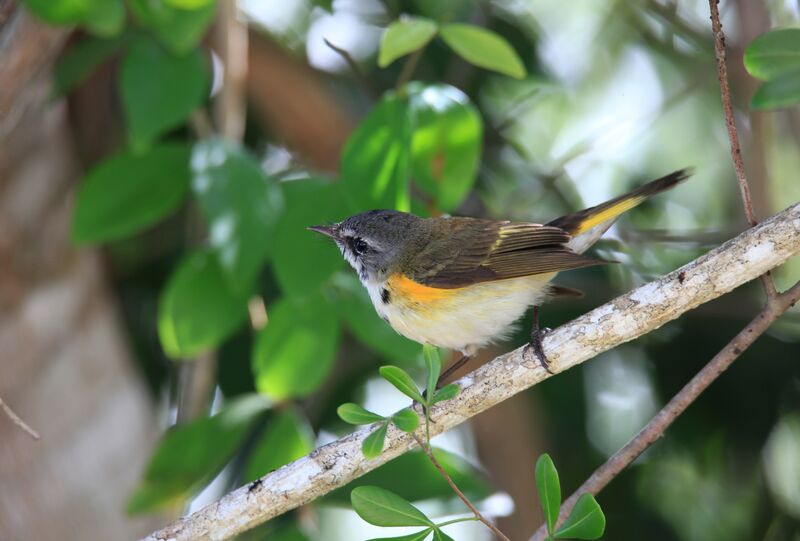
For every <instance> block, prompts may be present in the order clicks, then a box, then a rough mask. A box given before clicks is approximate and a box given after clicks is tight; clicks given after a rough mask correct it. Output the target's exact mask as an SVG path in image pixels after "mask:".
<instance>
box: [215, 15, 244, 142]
mask: <svg viewBox="0 0 800 541" xmlns="http://www.w3.org/2000/svg"><path fill="white" fill-rule="evenodd" d="M216 32H217V36H216V44H217V48H218V49H219V53H220V56H221V57H222V64H223V66H224V71H223V75H222V90H221V92H220V95H219V97H218V98H217V100H216V103H215V109H216V111H215V112H216V117H217V118H216V120H217V129H218V130H219V132H220V133H221V134H222V136H223V137H226V138H227V139H230V140H232V141H241V139H242V136H244V128H245V120H246V117H247V115H246V106H245V105H246V97H245V92H246V88H247V58H248V57H247V49H248V36H247V24H245V23H244V21H242V20H241V19H240V18H239V13H238V10H237V7H236V0H224V1H223V2H220V3H219V10H218V15H217V31H216Z"/></svg>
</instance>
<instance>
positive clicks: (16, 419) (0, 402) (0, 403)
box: [0, 398, 39, 440]
mask: <svg viewBox="0 0 800 541" xmlns="http://www.w3.org/2000/svg"><path fill="white" fill-rule="evenodd" d="M0 408H3V411H4V412H6V415H8V418H9V419H11V422H12V423H14V424H15V425H17V426H18V427H20V428H21V429H22V430H24V431H25V432H27V433H28V434H29V435H30V437H31V438H33V439H35V440H38V439H39V433H38V432H36V431H35V430H34V429H32V428H31V427H30V426H28V424H27V423H26V422H25V421H23V420H22V419H21V418H20V417H19V415H17V414H16V413H14V410H12V409H11V407H9V405H8V404H6V403H5V402H3V399H2V398H0Z"/></svg>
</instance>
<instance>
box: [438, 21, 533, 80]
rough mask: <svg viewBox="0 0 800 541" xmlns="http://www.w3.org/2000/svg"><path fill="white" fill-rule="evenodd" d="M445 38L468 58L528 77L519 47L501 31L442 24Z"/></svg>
mask: <svg viewBox="0 0 800 541" xmlns="http://www.w3.org/2000/svg"><path fill="white" fill-rule="evenodd" d="M439 33H440V34H441V36H442V39H443V40H444V41H445V43H447V44H448V45H449V46H450V48H451V49H453V50H454V51H455V52H456V53H457V54H458V55H459V56H461V57H462V58H463V59H464V60H466V61H467V62H469V63H471V64H474V65H476V66H478V67H481V68H486V69H488V70H492V71H496V72H498V73H502V74H505V75H509V76H511V77H514V78H517V79H522V78H523V77H525V73H526V72H525V66H524V65H523V64H522V60H520V58H519V56H518V55H517V53H516V51H514V49H513V48H512V47H511V45H509V43H508V42H507V41H506V40H505V38H503V37H502V36H500V35H499V34H497V33H495V32H492V31H491V30H486V29H485V28H480V27H477V26H473V25H471V24H462V23H451V24H446V25H444V26H442V28H441V30H440V31H439Z"/></svg>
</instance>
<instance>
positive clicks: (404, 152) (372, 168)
mask: <svg viewBox="0 0 800 541" xmlns="http://www.w3.org/2000/svg"><path fill="white" fill-rule="evenodd" d="M410 137H411V120H410V117H409V112H408V104H407V103H406V102H405V101H404V100H402V99H400V98H399V97H398V96H397V95H396V94H394V93H389V94H387V95H385V96H384V97H383V99H381V101H380V102H379V103H378V105H376V106H375V108H373V109H372V111H370V113H369V114H368V115H367V117H366V118H365V119H364V120H362V121H361V123H360V124H359V126H358V128H357V129H356V130H355V132H354V133H353V134H352V135H351V136H350V138H349V139H348V140H347V144H346V145H345V147H344V150H343V151H342V166H341V178H342V188H343V189H344V193H345V196H346V197H347V199H348V201H349V203H350V205H351V206H352V209H351V210H353V211H358V212H360V211H365V210H371V209H380V208H394V209H397V210H402V211H408V210H410V207H411V199H410V195H409V190H408V173H409V144H410Z"/></svg>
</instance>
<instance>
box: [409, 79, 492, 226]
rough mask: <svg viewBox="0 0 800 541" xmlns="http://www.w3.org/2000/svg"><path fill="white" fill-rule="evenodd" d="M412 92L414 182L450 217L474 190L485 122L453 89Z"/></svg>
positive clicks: (443, 87) (429, 88)
mask: <svg viewBox="0 0 800 541" xmlns="http://www.w3.org/2000/svg"><path fill="white" fill-rule="evenodd" d="M408 92H409V97H410V103H411V109H412V111H413V113H414V131H413V135H412V138H411V172H412V176H413V177H414V180H415V181H416V182H417V184H418V185H419V186H420V187H421V188H422V189H423V190H425V191H426V192H427V193H428V194H429V195H431V196H432V197H433V198H434V199H435V202H436V205H437V206H438V207H439V208H440V209H441V210H443V211H445V212H452V211H454V210H455V209H456V208H457V207H458V206H459V205H460V204H461V203H462V202H463V201H464V199H465V198H466V197H467V195H468V194H469V192H470V190H471V189H472V187H473V185H474V184H475V179H476V178H477V174H478V163H479V162H480V157H481V146H482V141H483V121H482V120H481V116H480V114H479V113H478V110H477V109H476V108H475V107H474V106H473V105H472V104H471V103H470V101H469V98H468V97H467V96H466V94H464V93H463V92H461V91H460V90H458V89H457V88H455V87H452V86H449V85H442V84H438V85H422V84H419V83H412V84H410V85H409V87H408Z"/></svg>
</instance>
